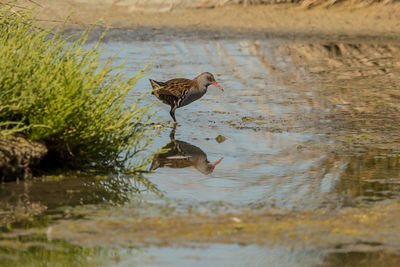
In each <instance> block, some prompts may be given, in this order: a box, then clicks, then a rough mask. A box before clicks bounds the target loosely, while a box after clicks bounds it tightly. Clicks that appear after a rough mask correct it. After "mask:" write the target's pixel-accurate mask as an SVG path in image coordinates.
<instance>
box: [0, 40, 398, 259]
mask: <svg viewBox="0 0 400 267" xmlns="http://www.w3.org/2000/svg"><path fill="white" fill-rule="evenodd" d="M398 47H399V46H397V45H396V44H334V45H333V44H324V43H322V44H307V43H293V42H288V41H280V40H268V39H267V40H245V39H244V40H243V39H240V38H236V39H235V38H229V39H225V40H224V39H223V38H222V39H218V40H209V39H205V40H193V38H190V37H179V38H176V39H171V38H167V37H166V38H164V39H163V38H162V36H161V37H158V39H157V40H152V41H141V40H137V39H135V38H133V39H132V40H129V38H128V39H127V38H123V39H122V40H116V41H115V40H112V39H109V40H107V41H106V42H105V48H106V49H107V51H108V52H107V53H108V54H114V53H116V52H118V51H119V53H118V56H117V58H116V63H118V62H121V61H123V60H125V61H126V71H127V72H128V73H129V74H132V75H134V74H135V73H136V72H138V71H139V70H140V69H141V68H143V67H145V66H146V65H147V64H148V63H150V62H152V63H153V68H152V72H151V74H150V75H149V76H148V77H149V78H152V79H155V80H161V81H163V80H167V79H171V78H177V77H186V78H193V77H194V76H196V75H197V74H199V73H201V72H203V71H209V72H212V73H214V74H215V76H216V79H217V82H218V83H219V84H220V85H221V86H222V87H223V88H224V89H225V92H224V93H221V92H220V91H219V90H218V89H217V88H215V87H212V86H210V88H209V90H208V92H207V94H206V95H205V96H204V97H203V98H202V99H200V100H199V101H196V102H194V103H192V104H191V105H189V106H186V107H183V108H181V109H178V110H177V112H176V117H177V120H178V122H179V125H178V127H177V129H176V132H175V134H174V136H171V130H172V128H169V129H167V130H165V131H163V132H162V133H161V134H160V136H159V137H158V138H157V139H156V140H155V142H154V143H153V144H152V146H151V149H150V150H151V151H152V152H154V151H157V150H158V149H160V148H161V147H164V146H168V147H169V148H171V150H170V151H169V152H167V154H164V155H159V156H157V157H156V158H155V160H154V161H153V163H152V165H151V166H149V168H152V169H153V170H154V173H151V174H145V175H144V176H145V178H146V179H148V182H150V183H152V184H153V185H155V186H156V187H157V188H158V190H161V191H162V192H163V193H164V198H159V197H158V196H157V195H154V194H152V193H151V192H150V191H153V192H154V191H157V190H154V189H152V190H147V191H146V185H143V183H140V179H139V180H138V179H137V178H136V179H135V178H134V177H120V176H118V175H111V176H110V178H109V179H106V180H104V179H95V178H93V177H79V175H78V177H71V176H69V175H64V176H67V178H64V179H61V177H59V176H55V177H49V178H45V179H37V180H34V181H31V182H20V183H7V184H4V185H1V191H0V198H1V199H2V202H3V206H2V210H3V212H2V215H0V216H2V217H1V218H2V220H3V221H4V222H5V223H3V224H2V226H3V227H2V229H3V232H4V235H3V236H2V237H1V238H0V243H1V245H0V247H1V250H0V251H1V253H0V258H4V259H6V258H7V259H8V260H9V261H7V263H9V264H10V266H11V265H13V264H14V263H15V262H17V263H18V262H19V263H24V264H27V262H29V259H31V260H32V261H33V262H40V256H39V255H41V254H43V253H44V254H46V255H48V257H49V259H54V257H55V258H57V257H58V256H60V255H64V259H60V261H63V260H64V262H65V265H68V264H73V262H74V261H73V260H71V258H68V257H69V256H70V257H72V256H73V255H71V254H68V253H62V251H63V249H65V247H66V248H67V249H69V248H70V247H75V246H76V247H77V248H79V249H77V250H72V251H77V253H78V254H79V259H80V261H77V262H79V263H88V264H89V263H90V264H95V265H96V264H99V262H98V261H94V260H93V258H96V257H100V258H102V257H104V258H107V259H108V261H105V262H107V263H105V262H103V264H105V265H108V263H110V264H112V265H122V266H128V265H129V266H131V265H132V264H137V265H140V266H142V265H148V266H159V265H167V266H168V265H172V266H187V265H191V266H193V265H194V266H196V265H199V266H200V265H201V266H203V265H206V264H209V265H212V266H224V265H226V266H228V265H229V266H233V265H232V262H234V263H237V266H243V265H245V264H251V265H252V266H266V265H274V266H288V265H290V266H321V265H322V266H325V265H326V266H343V264H347V263H351V262H354V259H362V260H363V262H364V263H365V265H363V266H374V265H373V264H375V263H376V261H375V260H374V257H375V256H374V255H375V254H379V253H380V254H379V255H380V257H381V259H382V262H387V263H393V262H397V263H398V262H399V258H398V257H397V256H395V253H394V254H391V253H392V252H393V251H390V252H388V251H385V250H384V249H383V250H382V251H381V250H374V249H372V248H373V247H374V246H373V245H365V246H363V247H362V248H360V246H355V247H356V249H354V246H353V249H348V250H346V249H345V250H343V251H342V250H340V246H339V249H338V247H333V248H331V249H327V248H326V247H325V248H324V249H322V250H319V249H318V245H317V246H316V247H307V249H306V250H305V248H302V247H301V246H297V245H296V246H293V247H292V246H291V245H290V243H291V242H289V241H287V240H286V241H282V240H280V241H278V244H274V243H271V244H270V245H265V244H264V245H263V246H256V245H248V246H244V247H242V246H240V245H238V244H205V245H200V244H193V246H192V245H190V244H186V245H185V246H183V247H182V246H176V245H173V244H172V245H171V244H166V245H165V246H150V247H149V246H147V245H145V246H143V244H135V243H133V242H132V241H131V240H130V239H128V240H119V239H118V238H115V240H114V239H113V240H111V241H110V243H107V244H108V245H104V244H105V243H103V242H102V240H101V239H100V241H99V240H97V239H96V240H97V241H96V240H95V241H93V243H90V242H89V241H88V240H90V233H91V231H93V232H96V231H102V230H104V229H100V228H99V229H96V221H97V220H100V221H104V220H108V219H111V220H113V219H114V218H115V222H118V223H120V224H121V225H120V227H118V233H116V234H115V236H116V237H117V236H118V237H120V236H123V235H124V229H125V228H124V227H128V225H124V223H123V222H120V219H121V218H122V221H123V220H129V219H130V217H133V216H138V217H139V218H140V217H141V216H144V217H146V216H149V215H152V214H163V213H169V214H174V213H175V212H178V213H179V212H183V213H187V212H188V210H189V209H190V210H191V209H192V208H194V209H196V210H199V211H200V212H210V211H212V212H215V210H219V212H221V211H229V212H232V211H233V212H235V211H236V212H240V210H241V209H243V208H246V212H249V210H250V212H252V211H254V212H260V210H261V211H264V210H266V211H268V210H269V209H274V210H285V211H293V212H298V211H313V210H320V209H323V210H326V211H327V212H328V213H329V212H331V211H332V212H333V211H337V210H340V209H342V208H344V207H358V206H359V205H363V206H365V205H372V204H371V203H375V202H379V201H384V200H385V201H399V200H400V178H399V177H400V176H399V175H400V160H399V156H400V154H399V151H400V147H399V140H400V139H399V138H398V136H397V135H398V132H397V131H396V130H397V127H398V126H397V120H398V118H397V113H396V111H397V110H396V102H395V101H394V100H393V99H395V97H393V95H395V96H396V94H397V92H396V90H395V89H396V88H392V87H390V86H389V85H388V84H393V79H395V78H394V77H395V76H396V74H397V72H398V69H399V66H397V65H398V64H397V63H396V62H397V56H398V53H397V51H398V50H399V49H398ZM371 50H372V52H371ZM355 51H356V52H355ZM363 52H364V53H363ZM371 61H373V62H375V63H374V64H372V65H371V64H369V62H371ZM344 66H345V67H344ZM382 69H384V70H385V73H384V74H383V73H381V71H382ZM360 77H361V78H363V79H360ZM365 80H366V81H365ZM377 84H378V85H377ZM354 88H360V89H359V91H356V92H354ZM378 89H379V90H378ZM148 90H150V84H149V82H148V80H147V79H146V78H143V79H140V80H139V81H138V83H137V84H136V86H135V88H134V89H133V90H132V94H134V95H140V94H141V93H143V92H146V91H148ZM369 92H371V94H370V93H369ZM145 101H146V102H149V103H150V102H153V101H155V99H154V98H153V97H152V96H151V95H149V96H147V97H146V98H145ZM159 107H160V108H161V111H160V112H159V113H158V116H160V117H163V118H165V119H166V120H167V121H168V120H170V117H169V113H168V111H169V109H168V107H166V106H165V105H162V104H160V105H159ZM166 123H167V122H166ZM218 136H223V137H224V138H222V139H221V137H220V138H218ZM149 153H150V151H149ZM220 159H222V160H221V161H220V162H219V163H218V164H217V165H216V166H215V167H214V166H212V163H214V162H217V161H218V160H220ZM75 176H76V175H75ZM138 192H142V193H141V194H138ZM144 202H146V203H152V204H154V205H161V206H162V207H164V206H165V207H167V208H165V210H164V209H163V208H149V207H148V206H147V205H148V204H146V205H144V204H143V203H144ZM80 207H81V209H80ZM170 207H173V209H172V210H169V208H170ZM102 214H103V215H102ZM110 214H111V215H110ZM110 216H111V217H110ZM32 218H33V219H32ZM80 219H83V220H86V221H93V225H92V227H94V228H93V229H91V228H90V229H85V230H79V229H78V230H76V228H74V227H73V226H72V224H71V227H66V229H65V233H63V234H64V235H58V236H62V238H61V240H62V241H63V242H64V241H65V243H62V245H61V247H63V249H61V250H60V249H59V250H57V251H58V252H52V250H53V249H54V247H57V246H59V245H55V244H54V241H53V240H52V238H51V236H52V231H53V230H52V229H53V225H54V229H57V224H58V223H59V222H61V223H65V222H67V225H68V222H71V223H73V222H74V221H77V222H78V224H79V220H80ZM294 223H295V222H294ZM26 229H27V230H26ZM35 229H39V230H35ZM113 230H114V229H113ZM30 231H33V232H35V231H39V232H40V233H41V234H42V235H43V238H44V239H43V240H41V241H38V240H34V241H32V242H31V241H29V242H31V243H29V242H28V243H29V244H28V245H26V244H25V243H26V242H25V241H21V236H26V235H27V236H29V233H30ZM105 231H110V232H109V233H104V236H108V237H109V236H113V233H112V230H111V229H109V230H107V229H106V230H105ZM69 232H70V233H69ZM87 235H89V236H87ZM56 236H57V235H56ZM282 238H283V239H285V237H282ZM17 241H18V242H17ZM24 242H25V243H24ZM69 242H71V244H70V243H69ZM88 242H89V243H88ZM275 242H277V241H276V240H275ZM279 242H282V243H284V245H283V244H280V243H279ZM354 242H355V243H357V242H358V241H357V239H355V240H354ZM144 243H145V244H146V243H147V242H144ZM148 243H149V244H150V245H151V244H153V242H152V241H148ZM81 246H82V247H83V248H81ZM87 246H88V247H91V248H93V247H94V249H85V247H87ZM132 246H133V247H136V246H138V249H137V250H136V248H135V249H133V251H134V252H132V251H131V249H128V248H131V247H132ZM202 246H203V247H202ZM391 246H392V248H393V247H395V248H396V249H395V252H396V253H397V252H399V248H400V244H397V243H396V244H391ZM26 247H27V248H28V249H26ZM38 247H39V250H40V251H42V252H38V253H36V252H35V251H36V250H37V249H38ZM19 248H23V249H25V250H24V251H19ZM34 248H36V250H35V249H34ZM127 250H128V251H130V253H126V251H127ZM60 251H61V253H60ZM99 251H100V252H99ZM131 252H132V253H131ZM53 254H54V255H53ZM67 254H68V255H69V256H67ZM72 254H73V253H72ZM57 255H58V256H57ZM232 257H233V258H232ZM72 258H73V257H72ZM26 259H28V260H26ZM26 261H27V262H26ZM349 266H351V265H350V264H349ZM382 266H383V265H382Z"/></svg>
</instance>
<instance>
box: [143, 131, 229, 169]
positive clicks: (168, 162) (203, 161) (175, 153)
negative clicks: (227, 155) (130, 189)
mask: <svg viewBox="0 0 400 267" xmlns="http://www.w3.org/2000/svg"><path fill="white" fill-rule="evenodd" d="M170 139H171V140H170V142H168V143H167V144H166V145H165V146H163V147H162V149H163V150H164V151H165V152H162V153H160V154H157V155H155V156H154V158H153V161H152V163H151V167H150V171H154V170H156V169H158V168H163V167H169V168H186V167H190V166H192V167H194V168H195V169H197V170H198V171H199V172H201V173H203V174H206V175H208V174H211V173H212V172H213V171H214V169H215V167H216V166H217V165H218V164H219V163H220V162H221V161H222V159H223V158H220V159H219V160H217V161H216V162H214V163H210V162H209V161H208V159H207V154H206V153H205V152H204V151H203V150H201V148H199V147H197V146H195V145H192V144H190V143H188V142H184V141H180V140H177V139H175V128H173V130H172V131H171V133H170Z"/></svg>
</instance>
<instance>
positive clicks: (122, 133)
mask: <svg viewBox="0 0 400 267" xmlns="http://www.w3.org/2000/svg"><path fill="white" fill-rule="evenodd" d="M89 33H90V29H88V30H86V31H84V32H83V33H82V34H81V35H80V36H78V37H74V38H76V40H75V41H70V39H71V38H65V37H64V36H63V35H62V33H61V32H59V31H55V30H54V29H42V28H39V27H37V26H36V25H35V21H34V20H33V19H31V18H30V13H22V12H18V13H15V12H14V11H13V10H12V9H11V8H9V7H8V6H6V5H3V6H2V8H1V10H0V55H1V56H0V136H9V135H15V134H18V135H21V136H24V137H26V138H27V139H29V140H31V141H38V142H41V143H43V144H45V145H46V147H47V149H48V156H47V158H48V160H50V161H51V164H52V166H57V165H59V164H62V165H64V166H65V165H68V166H70V167H82V166H86V165H91V166H98V167H100V166H101V167H108V166H124V164H125V162H126V161H127V159H130V158H131V157H132V156H133V155H136V154H137V153H138V152H140V151H143V149H144V148H146V146H147V145H148V144H149V143H150V142H151V140H152V139H153V138H154V137H155V135H156V134H157V133H158V131H157V130H156V129H155V128H154V126H153V125H154V119H152V116H153V115H154V111H153V108H152V107H153V105H142V104H141V99H142V98H143V96H144V95H142V96H141V97H139V98H135V97H133V96H131V95H130V94H129V91H130V90H131V89H132V87H133V85H134V84H135V82H136V81H137V79H139V78H140V77H141V76H143V75H144V74H145V71H146V69H143V70H142V71H140V72H139V73H138V74H137V75H136V76H133V77H126V74H125V73H124V72H123V69H122V68H123V65H122V64H121V65H117V66H113V64H112V60H113V58H108V59H106V60H101V59H100V56H101V54H102V49H101V47H100V41H101V38H100V40H99V41H98V43H97V44H94V45H92V46H90V47H89V46H88V44H87V39H88V35H89ZM147 160H148V159H143V160H141V161H135V163H133V164H132V165H133V166H130V168H131V170H140V169H141V168H143V167H144V166H145V165H146V164H147Z"/></svg>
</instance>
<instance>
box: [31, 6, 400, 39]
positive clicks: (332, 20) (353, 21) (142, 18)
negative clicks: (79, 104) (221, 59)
mask: <svg viewBox="0 0 400 267" xmlns="http://www.w3.org/2000/svg"><path fill="white" fill-rule="evenodd" d="M114 2H115V3H114V4H107V3H105V4H104V3H103V4H102V5H99V4H98V3H97V2H96V1H90V0H86V1H78V0H74V1H57V3H56V2H55V1H49V0H38V3H40V5H41V7H37V16H38V18H39V19H42V20H46V21H49V20H50V21H51V20H56V21H62V20H65V18H67V17H68V21H70V22H72V23H71V24H69V25H71V26H72V25H74V24H73V23H77V24H78V25H83V24H91V23H98V24H103V25H109V26H114V27H123V28H131V29H132V28H142V29H144V30H146V29H151V28H161V29H164V30H165V31H168V29H174V30H178V31H179V30H184V31H190V32H192V33H197V32H211V33H215V32H231V33H241V34H246V33H253V34H254V33H258V34H261V35H263V36H264V37H265V36H267V37H268V36H270V37H283V38H318V39H321V38H335V39H336V40H337V39H345V38H350V37H351V38H371V37H375V38H374V39H375V40H374V41H376V39H377V38H379V39H386V40H387V39H398V38H400V27H399V26H400V22H399V18H400V4H391V5H381V4H374V5H371V6H363V7H357V6H349V5H347V4H346V5H343V4H342V5H335V6H334V7H332V8H329V9H327V8H321V7H316V8H312V9H304V8H301V7H300V6H299V5H295V4H280V5H259V6H247V7H244V6H225V7H216V8H199V9H193V8H192V9H183V8H180V9H172V10H170V11H169V12H161V11H165V9H163V8H148V7H147V8H141V7H137V6H134V5H129V4H124V3H125V2H127V1H125V2H123V3H116V2H119V1H114ZM57 24H58V25H59V23H57Z"/></svg>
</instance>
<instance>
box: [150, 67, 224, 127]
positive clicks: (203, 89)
mask: <svg viewBox="0 0 400 267" xmlns="http://www.w3.org/2000/svg"><path fill="white" fill-rule="evenodd" d="M150 83H151V86H152V87H153V93H152V94H153V95H155V96H156V97H157V98H158V99H160V100H161V101H162V102H163V103H164V104H167V105H170V106H171V111H170V112H169V114H170V115H171V117H172V119H173V120H174V122H175V123H176V119H175V110H176V109H177V108H180V107H183V106H186V105H188V104H190V103H192V102H193V101H196V100H197V99H199V98H201V97H202V96H203V95H204V94H205V93H207V88H208V86H210V85H211V84H212V85H215V86H216V87H218V88H219V89H220V90H221V91H224V90H223V89H222V87H221V86H219V85H218V84H217V83H216V81H215V78H214V75H212V74H211V73H209V72H203V73H202V74H200V75H199V76H197V77H196V78H194V79H193V80H189V79H183V78H179V79H172V80H169V81H166V82H157V81H155V80H152V79H150Z"/></svg>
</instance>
